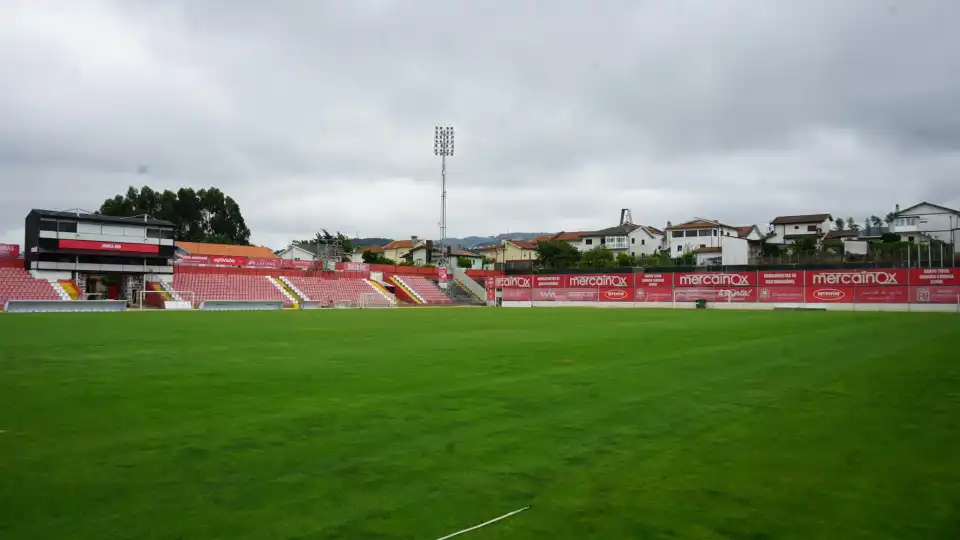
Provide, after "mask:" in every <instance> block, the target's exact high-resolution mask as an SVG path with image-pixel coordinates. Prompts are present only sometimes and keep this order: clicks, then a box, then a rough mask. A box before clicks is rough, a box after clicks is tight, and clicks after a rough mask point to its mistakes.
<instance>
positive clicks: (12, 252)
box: [0, 244, 20, 259]
mask: <svg viewBox="0 0 960 540" xmlns="http://www.w3.org/2000/svg"><path fill="white" fill-rule="evenodd" d="M19 256H20V244H0V259H16V258H17V257H19Z"/></svg>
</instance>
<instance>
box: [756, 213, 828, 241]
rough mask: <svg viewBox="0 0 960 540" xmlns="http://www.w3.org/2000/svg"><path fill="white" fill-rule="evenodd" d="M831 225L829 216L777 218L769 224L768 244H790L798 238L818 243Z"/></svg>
mask: <svg viewBox="0 0 960 540" xmlns="http://www.w3.org/2000/svg"><path fill="white" fill-rule="evenodd" d="M832 225H833V216H831V215H830V214H804V215H797V216H777V217H776V218H774V220H773V221H771V222H770V226H771V233H772V234H771V235H770V236H769V237H768V238H767V240H766V242H767V243H768V244H778V245H784V244H792V243H793V242H794V241H796V240H797V239H799V238H813V239H814V240H817V241H819V240H820V239H821V238H823V235H825V234H827V233H828V232H829V231H830V229H831V226H832Z"/></svg>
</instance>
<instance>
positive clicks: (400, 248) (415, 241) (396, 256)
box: [383, 236, 426, 262]
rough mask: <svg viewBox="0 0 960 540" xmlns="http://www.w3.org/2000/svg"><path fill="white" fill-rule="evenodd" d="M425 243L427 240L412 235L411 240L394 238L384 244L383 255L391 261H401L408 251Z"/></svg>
mask: <svg viewBox="0 0 960 540" xmlns="http://www.w3.org/2000/svg"><path fill="white" fill-rule="evenodd" d="M424 243H426V240H420V239H419V238H418V237H416V236H411V237H410V239H409V240H394V241H393V242H390V243H389V244H387V245H385V246H383V256H384V257H386V258H388V259H390V260H391V261H396V262H400V261H402V260H403V256H404V255H406V254H407V252H408V251H410V250H411V249H412V248H414V247H417V246H420V245H422V244H424Z"/></svg>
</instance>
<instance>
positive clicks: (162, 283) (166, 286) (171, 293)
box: [157, 279, 183, 302]
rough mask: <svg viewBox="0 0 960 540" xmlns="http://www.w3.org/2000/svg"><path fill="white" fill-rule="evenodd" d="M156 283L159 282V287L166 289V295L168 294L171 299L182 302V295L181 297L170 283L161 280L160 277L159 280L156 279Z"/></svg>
mask: <svg viewBox="0 0 960 540" xmlns="http://www.w3.org/2000/svg"><path fill="white" fill-rule="evenodd" d="M157 283H159V284H160V287H161V288H163V290H164V291H166V293H167V295H169V296H170V299H171V300H172V301H174V302H183V297H181V296H180V294H179V293H177V291H175V290H173V286H172V285H170V284H169V283H167V282H166V281H163V280H162V279H161V280H160V281H157Z"/></svg>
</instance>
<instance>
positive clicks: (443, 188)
mask: <svg viewBox="0 0 960 540" xmlns="http://www.w3.org/2000/svg"><path fill="white" fill-rule="evenodd" d="M453 152H454V134H453V126H446V127H443V126H436V127H435V128H434V132H433V154H434V155H436V156H440V261H439V262H440V265H441V266H446V265H447V250H446V244H447V156H453Z"/></svg>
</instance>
